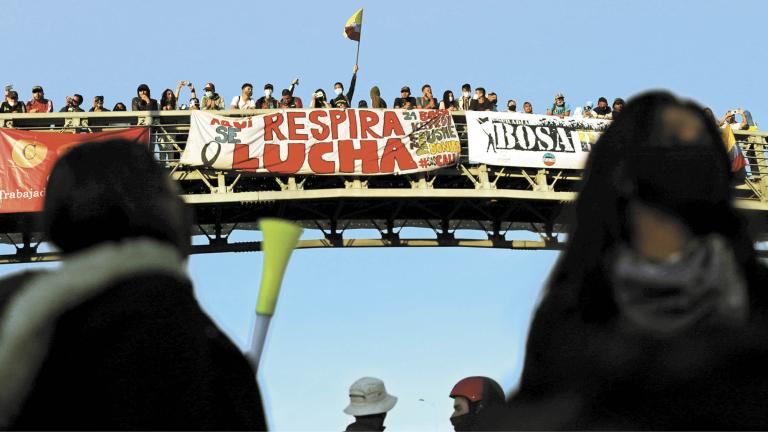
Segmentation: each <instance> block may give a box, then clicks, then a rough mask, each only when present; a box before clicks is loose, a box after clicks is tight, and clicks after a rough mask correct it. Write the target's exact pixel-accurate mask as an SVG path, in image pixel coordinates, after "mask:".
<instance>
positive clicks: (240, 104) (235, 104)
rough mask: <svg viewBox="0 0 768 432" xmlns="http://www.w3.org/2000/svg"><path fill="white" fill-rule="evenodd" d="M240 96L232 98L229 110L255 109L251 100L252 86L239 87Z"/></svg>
mask: <svg viewBox="0 0 768 432" xmlns="http://www.w3.org/2000/svg"><path fill="white" fill-rule="evenodd" d="M240 90H241V92H240V94H239V95H237V96H235V97H233V98H232V102H230V104H229V109H240V110H245V109H256V102H255V101H254V100H253V97H252V96H253V84H251V83H245V84H243V85H242V87H240Z"/></svg>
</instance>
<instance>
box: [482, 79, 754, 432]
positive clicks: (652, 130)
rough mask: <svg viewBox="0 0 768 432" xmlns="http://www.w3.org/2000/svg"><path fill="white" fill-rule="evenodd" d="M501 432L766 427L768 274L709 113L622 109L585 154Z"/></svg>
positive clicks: (639, 102) (655, 106)
mask: <svg viewBox="0 0 768 432" xmlns="http://www.w3.org/2000/svg"><path fill="white" fill-rule="evenodd" d="M586 166H587V169H586V172H585V173H584V174H583V179H584V180H583V181H582V184H581V190H580V192H579V196H578V199H577V201H576V203H575V211H574V220H572V221H571V222H570V224H569V226H570V231H569V233H568V239H569V242H568V245H567V248H566V249H565V251H564V252H563V254H562V255H561V257H560V259H559V261H558V263H557V265H556V266H555V267H554V268H553V270H552V272H551V274H550V276H549V278H548V283H547V286H546V288H545V291H544V292H545V295H544V297H543V299H542V301H541V303H540V305H539V307H538V309H537V311H536V312H535V317H534V320H533V322H532V324H531V328H530V333H529V336H528V343H527V349H526V353H525V362H524V368H523V374H522V378H521V382H520V386H519V390H518V392H517V393H516V394H515V395H514V396H513V399H511V400H510V402H509V403H508V405H507V409H506V410H505V414H504V415H499V416H498V417H496V418H495V419H494V420H493V421H490V422H489V425H491V424H492V426H493V427H494V428H495V429H498V430H507V429H514V430H519V429H525V430H531V429H546V430H554V429H560V430H585V429H595V428H599V429H613V430H630V429H631V430H641V429H642V430H662V429H664V430H678V429H686V430H697V429H705V428H706V429H714V430H718V429H719V430H746V429H762V430H764V429H766V428H767V427H768V412H766V410H765V398H764V395H765V394H766V392H768V371H766V368H765V364H766V362H768V347H766V346H765V340H766V338H767V337H768V325H766V323H767V322H768V319H767V318H766V317H767V316H768V293H767V292H766V287H767V286H768V270H767V269H766V268H765V266H764V264H763V263H761V262H760V261H759V260H758V258H757V255H756V252H755V248H754V243H753V239H752V238H750V236H749V234H748V231H747V226H746V222H745V220H744V219H743V216H742V215H741V214H739V213H737V211H736V209H735V208H734V206H733V200H734V191H733V189H732V187H731V175H732V174H731V172H730V163H729V160H728V156H727V154H726V152H725V149H724V145H723V141H722V138H721V136H720V133H719V131H718V130H717V128H716V125H715V124H713V123H712V121H711V120H709V119H708V117H707V115H706V114H705V113H704V110H703V109H702V108H701V107H700V106H698V105H696V104H694V103H692V102H685V101H680V100H679V99H677V98H676V97H674V96H673V95H671V94H669V93H666V92H650V93H646V94H643V95H640V96H637V97H635V98H634V99H633V100H631V101H629V103H628V104H627V105H626V108H625V109H624V110H623V111H622V114H621V116H620V117H618V118H617V119H615V120H614V121H613V122H612V124H611V125H610V126H609V127H608V129H607V130H606V131H605V132H603V133H602V135H601V137H600V139H599V141H598V142H597V143H596V144H595V145H594V146H593V147H592V151H591V152H590V155H589V159H588V161H587V164H586Z"/></svg>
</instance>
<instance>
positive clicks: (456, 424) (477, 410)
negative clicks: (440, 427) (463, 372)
mask: <svg viewBox="0 0 768 432" xmlns="http://www.w3.org/2000/svg"><path fill="white" fill-rule="evenodd" d="M450 397H451V398H452V399H453V414H451V424H453V429H454V430H456V431H457V432H458V431H476V430H483V429H480V428H479V423H480V421H479V420H480V417H481V416H482V415H483V411H486V410H488V409H489V408H494V407H501V406H502V405H503V404H504V402H505V397H504V391H503V390H502V389H501V386H500V385H499V383H497V382H496V381H494V380H492V379H491V378H488V377H484V376H473V377H467V378H464V379H462V380H461V381H459V382H458V383H456V385H455V386H453V390H451V394H450Z"/></svg>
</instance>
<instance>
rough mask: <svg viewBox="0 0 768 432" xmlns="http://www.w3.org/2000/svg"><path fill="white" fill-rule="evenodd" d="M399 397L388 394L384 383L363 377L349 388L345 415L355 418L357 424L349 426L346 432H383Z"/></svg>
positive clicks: (376, 379)
mask: <svg viewBox="0 0 768 432" xmlns="http://www.w3.org/2000/svg"><path fill="white" fill-rule="evenodd" d="M396 403H397V397H395V396H392V395H391V394H389V393H387V389H386V387H384V381H382V380H380V379H378V378H372V377H363V378H360V379H359V380H357V381H355V382H354V383H352V385H351V386H350V387H349V405H347V407H346V408H344V413H345V414H349V415H351V416H355V422H354V423H351V424H350V425H349V426H347V429H346V432H352V431H369V432H370V431H383V430H384V429H385V427H384V419H385V418H386V417H387V412H389V410H391V409H392V408H394V406H395V404H396Z"/></svg>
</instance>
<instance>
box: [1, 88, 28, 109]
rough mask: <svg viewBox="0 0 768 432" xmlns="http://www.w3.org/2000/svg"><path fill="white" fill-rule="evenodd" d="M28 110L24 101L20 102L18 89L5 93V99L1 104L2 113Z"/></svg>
mask: <svg viewBox="0 0 768 432" xmlns="http://www.w3.org/2000/svg"><path fill="white" fill-rule="evenodd" d="M23 112H27V109H26V107H25V106H24V104H23V103H19V94H18V93H17V92H16V90H9V91H8V94H7V95H5V101H4V102H3V103H2V104H0V113H23Z"/></svg>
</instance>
